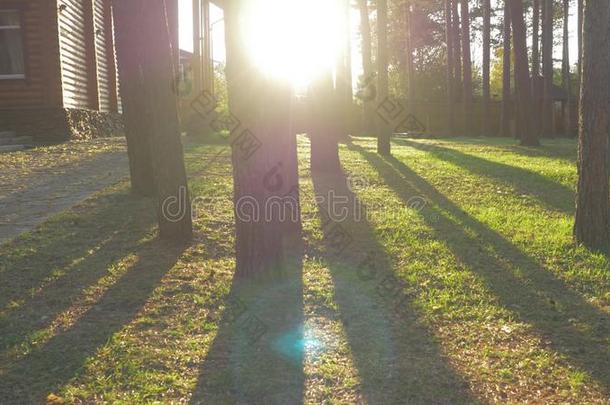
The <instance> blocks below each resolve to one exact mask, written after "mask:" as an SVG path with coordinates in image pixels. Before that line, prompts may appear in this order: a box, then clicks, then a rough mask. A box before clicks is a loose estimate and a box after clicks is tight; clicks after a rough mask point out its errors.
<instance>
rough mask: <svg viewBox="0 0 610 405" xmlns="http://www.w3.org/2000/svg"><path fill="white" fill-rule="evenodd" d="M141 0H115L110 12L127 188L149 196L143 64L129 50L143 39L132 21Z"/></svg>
mask: <svg viewBox="0 0 610 405" xmlns="http://www.w3.org/2000/svg"><path fill="white" fill-rule="evenodd" d="M141 2H142V0H138V1H133V2H124V1H123V2H120V3H118V4H117V3H115V5H114V13H113V15H114V24H115V31H116V33H115V35H116V52H117V64H118V73H119V82H120V88H121V99H122V106H123V122H124V123H125V136H126V138H127V154H128V156H129V171H130V174H131V177H130V178H131V189H132V191H133V192H134V193H135V194H139V195H142V196H147V197H152V196H154V195H155V183H154V177H153V170H152V160H151V159H152V158H151V154H150V139H149V137H148V136H149V132H150V123H149V122H148V121H147V120H146V119H144V116H145V114H146V106H145V102H146V100H144V98H143V97H142V95H141V93H140V91H141V86H142V83H141V81H142V78H141V72H142V70H143V65H142V60H141V59H140V58H139V55H138V53H137V52H133V50H134V49H138V47H139V46H140V45H141V44H142V42H143V38H142V37H141V30H139V29H137V26H136V25H134V24H133V19H134V18H136V17H137V13H138V12H139V10H140V8H141Z"/></svg>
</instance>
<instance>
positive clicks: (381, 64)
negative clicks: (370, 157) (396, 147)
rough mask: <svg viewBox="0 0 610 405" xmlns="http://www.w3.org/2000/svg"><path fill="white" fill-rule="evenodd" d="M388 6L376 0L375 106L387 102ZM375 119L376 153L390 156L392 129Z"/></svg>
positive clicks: (384, 0)
mask: <svg viewBox="0 0 610 405" xmlns="http://www.w3.org/2000/svg"><path fill="white" fill-rule="evenodd" d="M388 95H389V92H388V4H387V0H377V105H378V106H382V103H385V102H387V101H388ZM379 115H380V114H378V119H377V153H379V154H380V155H390V153H391V146H390V138H391V136H392V128H391V127H390V125H389V123H388V122H386V121H385V120H384V118H383V117H381V116H379Z"/></svg>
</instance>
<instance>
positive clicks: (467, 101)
mask: <svg viewBox="0 0 610 405" xmlns="http://www.w3.org/2000/svg"><path fill="white" fill-rule="evenodd" d="M461 6H462V8H461V11H462V15H461V18H462V63H463V64H464V66H463V68H462V72H463V74H464V79H463V81H462V84H463V86H464V89H463V92H462V100H463V107H464V129H465V132H466V135H472V134H471V133H470V131H471V130H472V128H471V124H470V123H471V122H472V120H473V113H472V60H471V55H470V9H469V7H468V0H461Z"/></svg>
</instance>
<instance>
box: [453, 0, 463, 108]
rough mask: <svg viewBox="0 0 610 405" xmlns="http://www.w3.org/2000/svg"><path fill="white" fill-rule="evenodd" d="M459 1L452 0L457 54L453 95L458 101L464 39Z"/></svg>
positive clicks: (459, 100) (455, 54)
mask: <svg viewBox="0 0 610 405" xmlns="http://www.w3.org/2000/svg"><path fill="white" fill-rule="evenodd" d="M458 1H459V0H452V1H451V14H452V15H453V56H455V63H454V68H455V72H454V74H453V77H455V91H454V94H453V96H454V97H455V100H456V101H457V102H461V101H462V45H461V43H462V41H461V34H460V15H459V13H458Z"/></svg>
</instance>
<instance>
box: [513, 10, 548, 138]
mask: <svg viewBox="0 0 610 405" xmlns="http://www.w3.org/2000/svg"><path fill="white" fill-rule="evenodd" d="M506 1H508V2H509V9H510V20H511V24H512V29H513V44H514V46H515V88H516V92H517V98H518V111H519V118H520V121H521V128H522V131H523V133H522V134H521V144H522V145H524V146H539V145H540V142H539V141H538V137H537V135H536V133H535V132H534V130H533V126H532V115H531V114H532V96H531V91H532V89H531V84H530V73H529V63H528V57H527V32H526V28H525V16H524V13H523V1H522V0H506Z"/></svg>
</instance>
